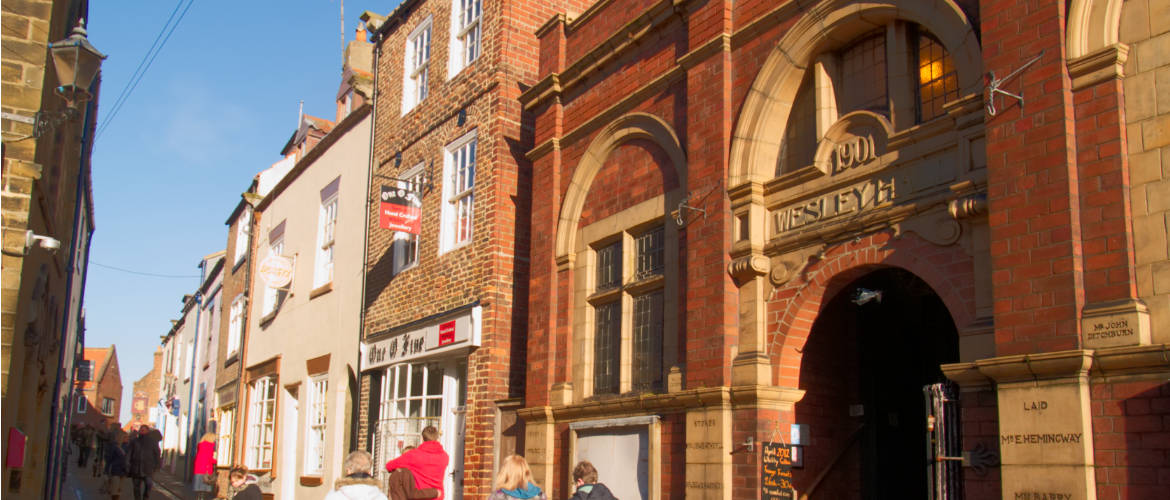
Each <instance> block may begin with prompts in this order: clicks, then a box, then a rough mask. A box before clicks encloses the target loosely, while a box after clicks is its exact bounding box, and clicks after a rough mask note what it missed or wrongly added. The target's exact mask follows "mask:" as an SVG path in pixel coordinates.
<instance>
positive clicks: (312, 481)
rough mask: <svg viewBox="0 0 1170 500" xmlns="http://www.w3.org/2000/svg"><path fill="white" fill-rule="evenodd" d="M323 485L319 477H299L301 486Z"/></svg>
mask: <svg viewBox="0 0 1170 500" xmlns="http://www.w3.org/2000/svg"><path fill="white" fill-rule="evenodd" d="M324 483H325V482H324V481H322V480H321V476H301V486H321V485H322V484H324Z"/></svg>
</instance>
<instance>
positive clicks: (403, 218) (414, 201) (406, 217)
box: [378, 185, 422, 234]
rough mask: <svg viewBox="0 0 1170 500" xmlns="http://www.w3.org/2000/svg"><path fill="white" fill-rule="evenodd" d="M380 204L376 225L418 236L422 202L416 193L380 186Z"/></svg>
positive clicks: (402, 188)
mask: <svg viewBox="0 0 1170 500" xmlns="http://www.w3.org/2000/svg"><path fill="white" fill-rule="evenodd" d="M381 199H382V203H381V207H380V208H379V210H378V225H379V226H381V227H382V228H383V229H390V230H392V231H402V232H404V233H410V234H419V232H420V226H421V224H420V220H421V219H422V201H421V200H419V198H418V193H416V192H415V191H414V190H412V189H408V188H404V187H391V186H386V185H383V186H382V198H381Z"/></svg>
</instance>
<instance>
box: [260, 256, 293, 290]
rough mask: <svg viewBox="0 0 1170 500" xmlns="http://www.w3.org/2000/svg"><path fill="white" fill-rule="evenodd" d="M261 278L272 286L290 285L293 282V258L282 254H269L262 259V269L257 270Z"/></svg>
mask: <svg viewBox="0 0 1170 500" xmlns="http://www.w3.org/2000/svg"><path fill="white" fill-rule="evenodd" d="M256 272H257V273H258V274H259V275H260V279H262V280H264V283H265V284H267V285H268V286H269V287H272V288H281V287H285V286H288V284H289V283H291V282H292V275H293V264H292V259H289V258H288V257H284V256H280V255H269V256H268V257H265V258H264V260H262V261H260V269H258V270H257V271H256Z"/></svg>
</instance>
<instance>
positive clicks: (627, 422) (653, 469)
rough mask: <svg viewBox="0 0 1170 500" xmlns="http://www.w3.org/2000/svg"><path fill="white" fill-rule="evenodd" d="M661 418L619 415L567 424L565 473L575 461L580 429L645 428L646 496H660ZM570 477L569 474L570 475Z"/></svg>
mask: <svg viewBox="0 0 1170 500" xmlns="http://www.w3.org/2000/svg"><path fill="white" fill-rule="evenodd" d="M662 427H663V424H662V419H661V417H659V416H658V415H645V416H638V417H619V418H608V419H600V420H582V421H577V422H572V423H570V424H569V444H568V447H569V450H568V452H569V457H571V460H569V461H568V462H567V464H566V465H567V466H568V469H567V470H565V472H566V473H567V474H572V467H573V464H575V463H577V461H578V460H579V457H578V456H577V440H578V438H579V434H580V433H581V431H595V430H601V429H637V428H645V429H646V439H647V443H646V457H647V459H648V463H647V464H646V472H647V475H648V476H649V477H648V478H647V479H648V483H649V484H647V495H646V498H662V453H663V448H662ZM570 477H571V476H570Z"/></svg>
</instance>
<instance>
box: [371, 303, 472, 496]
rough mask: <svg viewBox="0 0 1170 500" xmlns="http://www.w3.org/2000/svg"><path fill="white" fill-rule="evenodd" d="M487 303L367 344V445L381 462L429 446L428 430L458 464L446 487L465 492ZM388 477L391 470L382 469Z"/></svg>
mask: <svg viewBox="0 0 1170 500" xmlns="http://www.w3.org/2000/svg"><path fill="white" fill-rule="evenodd" d="M481 311H482V309H481V308H480V306H479V305H477V304H473V305H472V306H470V307H464V308H460V309H458V310H455V311H451V312H448V313H446V314H443V315H440V316H438V317H434V318H427V319H424V320H422V321H418V322H415V323H412V324H409V325H405V326H404V327H401V328H398V329H392V330H390V331H387V332H384V333H383V334H382V335H377V336H373V337H371V338H370V339H369V340H367V341H366V342H363V343H362V345H361V370H362V372H363V376H364V378H366V379H367V380H369V384H370V385H369V393H368V394H369V406H368V409H369V410H368V411H369V417H368V420H367V423H368V425H369V427H368V428H369V432H368V434H367V435H368V442H367V447H368V449H369V450H370V451H371V453H372V454H373V455H374V461H375V462H376V463H378V464H385V463H386V462H388V461H390V460H392V459H394V458H397V457H398V456H399V455H401V454H402V453H405V452H406V451H407V450H408V449H409V448H412V447H415V446H418V444H419V443H420V442H421V441H422V437H421V434H420V433H421V432H422V430H423V429H424V428H425V427H427V426H434V427H435V428H437V429H438V430H439V436H440V437H439V442H440V444H442V445H443V449H444V450H446V451H447V454H448V455H449V456H450V458H451V461H450V464H449V465H448V468H447V472H448V474H447V479H446V484H445V485H444V490H445V491H446V492H447V494H446V495H445V497H446V498H450V499H454V500H458V499H460V498H462V491H463V463H464V450H463V446H464V437H465V418H464V416H465V408H466V405H467V382H468V381H467V367H468V359H469V356H470V354H471V353H472V352H473V351H474V350H475V349H476V348H477V347H479V345H480V338H481V330H480V328H481ZM377 469H378V470H377V473H378V474H381V477H382V478H383V479H385V477H386V476H385V475H386V471H385V470H384V469H383V468H382V467H381V466H379V467H377Z"/></svg>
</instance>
